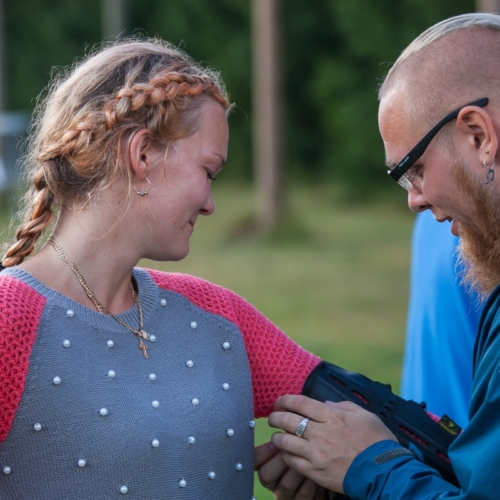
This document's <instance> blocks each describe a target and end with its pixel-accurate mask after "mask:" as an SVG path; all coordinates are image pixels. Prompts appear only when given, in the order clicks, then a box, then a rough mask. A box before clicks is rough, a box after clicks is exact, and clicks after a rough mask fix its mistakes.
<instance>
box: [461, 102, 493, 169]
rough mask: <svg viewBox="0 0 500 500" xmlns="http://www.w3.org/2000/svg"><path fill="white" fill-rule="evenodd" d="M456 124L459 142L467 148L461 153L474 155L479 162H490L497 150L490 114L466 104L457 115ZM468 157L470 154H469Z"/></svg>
mask: <svg viewBox="0 0 500 500" xmlns="http://www.w3.org/2000/svg"><path fill="white" fill-rule="evenodd" d="M456 126H457V129H458V132H459V134H460V136H461V137H460V139H461V140H460V144H461V145H462V146H463V147H465V148H466V149H467V151H462V153H467V154H468V155H471V154H472V155H474V154H475V155H476V156H477V158H478V161H479V164H482V163H483V161H486V163H487V164H492V163H493V162H494V161H495V158H496V156H497V152H498V135H497V131H496V129H495V125H494V123H493V120H492V119H491V115H490V114H489V113H488V112H487V111H486V110H485V109H483V108H478V107H477V106H466V107H465V108H463V109H462V110H461V111H460V113H459V114H458V116H457V121H456ZM469 157H470V156H469Z"/></svg>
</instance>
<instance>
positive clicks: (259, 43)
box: [252, 0, 283, 234]
mask: <svg viewBox="0 0 500 500" xmlns="http://www.w3.org/2000/svg"><path fill="white" fill-rule="evenodd" d="M252 39H253V41H252V48H253V50H252V52H253V65H252V66H253V67H252V69H253V88H252V101H253V103H252V108H253V120H252V122H253V164H254V173H255V181H256V190H257V230H258V231H259V232H260V233H263V234H266V233H270V232H272V231H273V230H274V229H275V228H276V226H277V224H278V222H279V220H280V217H281V215H282V203H283V174H282V159H283V152H282V149H283V141H282V134H283V126H282V93H283V92H282V84H281V83H282V82H281V73H282V71H281V64H282V57H281V26H280V0H253V1H252Z"/></svg>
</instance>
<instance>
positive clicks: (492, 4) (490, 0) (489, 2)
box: [476, 0, 500, 13]
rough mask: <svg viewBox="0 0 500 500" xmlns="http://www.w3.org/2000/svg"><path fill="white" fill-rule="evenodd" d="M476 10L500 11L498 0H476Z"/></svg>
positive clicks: (499, 0) (499, 1)
mask: <svg viewBox="0 0 500 500" xmlns="http://www.w3.org/2000/svg"><path fill="white" fill-rule="evenodd" d="M476 11H477V12H498V13H500V0H476Z"/></svg>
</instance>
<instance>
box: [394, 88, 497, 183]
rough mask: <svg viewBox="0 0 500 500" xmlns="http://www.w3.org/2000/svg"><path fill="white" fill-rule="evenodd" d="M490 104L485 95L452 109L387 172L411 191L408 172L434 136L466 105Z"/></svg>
mask: <svg viewBox="0 0 500 500" xmlns="http://www.w3.org/2000/svg"><path fill="white" fill-rule="evenodd" d="M487 104H488V98H487V97H483V98H482V99H479V100H478V101H474V102H470V103H469V104H465V106H462V107H460V108H458V109H456V110H455V111H452V112H451V113H450V114H449V115H446V116H445V117H444V118H443V119H442V120H441V121H440V122H439V123H438V124H437V125H435V126H434V127H433V128H432V129H431V130H430V131H429V132H428V133H427V134H426V135H425V136H424V137H423V138H422V140H421V141H420V142H419V143H418V144H417V145H416V146H415V147H414V148H413V149H412V150H411V151H410V152H409V153H408V154H407V155H406V156H405V157H404V158H403V159H402V160H401V161H400V162H399V163H398V164H397V165H396V166H395V167H394V168H392V169H391V170H388V171H387V173H388V174H389V175H390V176H391V177H392V178H393V179H394V180H395V181H396V182H397V183H398V184H399V185H400V186H401V187H403V188H404V189H406V190H407V191H409V190H410V189H411V188H412V187H413V184H412V181H413V179H414V177H413V176H410V175H408V174H407V172H408V170H409V169H410V168H411V167H413V165H415V162H416V161H417V160H418V159H419V158H420V157H421V156H422V155H423V154H424V151H425V150H426V149H427V146H428V145H429V144H430V142H431V141H432V139H434V136H435V135H436V134H437V133H438V132H439V131H440V130H441V129H442V128H443V127H444V126H445V125H446V124H447V123H448V122H450V121H451V120H453V119H455V118H456V117H457V116H458V113H460V111H462V109H464V108H465V107H466V106H479V107H480V108H484V107H485V106H486V105H487Z"/></svg>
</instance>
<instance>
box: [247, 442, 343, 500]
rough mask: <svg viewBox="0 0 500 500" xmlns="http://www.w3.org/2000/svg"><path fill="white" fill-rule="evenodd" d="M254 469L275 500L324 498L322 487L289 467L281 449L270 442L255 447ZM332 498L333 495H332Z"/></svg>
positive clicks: (321, 499)
mask: <svg viewBox="0 0 500 500" xmlns="http://www.w3.org/2000/svg"><path fill="white" fill-rule="evenodd" d="M255 470H256V471H257V474H258V476H259V481H260V483H261V484H262V485H263V486H264V487H266V488H268V489H269V490H270V491H271V492H272V493H273V495H274V498H275V499H277V500H324V498H325V496H324V489H323V488H322V487H321V486H318V485H317V484H316V483H314V482H313V481H312V480H310V479H307V478H306V477H304V476H303V475H302V474H301V473H299V472H297V471H295V470H293V469H290V467H288V465H287V464H286V463H285V461H284V460H283V453H282V451H281V450H280V449H279V448H277V447H276V446H274V445H273V444H272V443H265V444H262V445H260V446H257V447H256V448H255ZM332 498H333V497H332Z"/></svg>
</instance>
